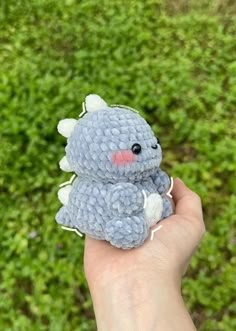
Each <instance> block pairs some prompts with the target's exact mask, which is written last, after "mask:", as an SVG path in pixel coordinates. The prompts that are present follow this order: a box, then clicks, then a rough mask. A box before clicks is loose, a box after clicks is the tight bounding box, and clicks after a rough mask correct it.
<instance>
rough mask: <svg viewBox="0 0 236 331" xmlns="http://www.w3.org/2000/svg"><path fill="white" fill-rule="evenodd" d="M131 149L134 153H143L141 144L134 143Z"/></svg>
mask: <svg viewBox="0 0 236 331" xmlns="http://www.w3.org/2000/svg"><path fill="white" fill-rule="evenodd" d="M131 149H132V152H133V153H134V154H139V153H141V150H142V148H141V146H140V145H139V144H133V146H132V148H131Z"/></svg>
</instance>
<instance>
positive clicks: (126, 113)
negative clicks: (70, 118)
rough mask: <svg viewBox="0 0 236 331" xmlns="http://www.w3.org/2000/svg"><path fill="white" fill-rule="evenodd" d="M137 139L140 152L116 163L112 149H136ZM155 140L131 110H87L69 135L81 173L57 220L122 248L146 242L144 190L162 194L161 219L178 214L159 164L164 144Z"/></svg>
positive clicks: (69, 151)
mask: <svg viewBox="0 0 236 331" xmlns="http://www.w3.org/2000/svg"><path fill="white" fill-rule="evenodd" d="M134 144H140V145H141V152H140V154H137V155H134V157H135V158H136V160H135V161H134V162H133V163H130V164H126V165H116V164H113V163H112V153H115V152H117V151H119V150H120V151H124V150H128V151H131V149H132V146H133V145H134ZM156 144H157V139H156V137H155V135H154V133H153V131H152V129H151V127H150V126H149V125H148V123H147V122H146V121H145V120H144V119H143V118H142V117H141V116H140V115H139V114H137V113H135V112H133V111H131V110H129V109H126V108H123V107H106V108H104V109H102V110H99V111H94V112H89V113H86V114H85V115H84V116H83V117H82V118H81V119H79V120H78V122H77V124H76V126H75V128H74V130H73V132H72V134H71V136H70V137H69V138H68V140H67V146H66V149H65V150H66V157H67V159H68V162H69V165H70V167H71V168H72V169H73V171H74V172H75V173H76V174H77V175H78V177H77V178H76V179H75V181H74V182H73V185H72V190H71V192H70V195H69V202H68V204H67V205H66V206H63V207H61V209H60V210H59V211H58V213H57V214H56V221H57V222H58V223H59V224H61V225H64V226H67V227H71V228H76V229H78V231H80V232H82V233H85V234H87V235H88V236H90V237H92V238H95V239H99V240H107V241H108V242H110V243H111V244H112V245H113V246H116V247H118V248H123V249H129V248H132V247H137V246H140V245H142V244H143V242H144V241H145V239H146V238H147V237H148V235H149V226H148V224H147V222H146V220H145V212H144V194H143V192H142V190H144V191H145V192H146V195H147V197H148V196H149V195H150V194H151V193H160V194H161V196H162V199H163V212H162V215H161V219H164V218H166V217H168V216H169V215H171V214H172V213H173V209H172V203H171V199H170V198H168V197H167V196H166V195H165V193H166V192H167V191H168V189H169V187H170V179H169V177H168V175H167V174H166V173H165V172H163V171H162V170H161V169H160V168H159V166H160V163H161V160H162V150H161V146H160V144H157V148H156V149H154V148H152V146H153V147H155V145H156Z"/></svg>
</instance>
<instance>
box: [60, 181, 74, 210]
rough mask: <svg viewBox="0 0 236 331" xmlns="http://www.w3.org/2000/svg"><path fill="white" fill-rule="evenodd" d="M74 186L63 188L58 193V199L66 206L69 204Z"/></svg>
mask: <svg viewBox="0 0 236 331" xmlns="http://www.w3.org/2000/svg"><path fill="white" fill-rule="evenodd" d="M71 189H72V185H67V186H64V187H62V188H60V190H59V191H58V192H57V196H58V199H59V200H60V202H61V203H62V204H63V205H64V206H66V205H67V204H68V202H69V194H70V192H71Z"/></svg>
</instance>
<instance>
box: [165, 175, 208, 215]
mask: <svg viewBox="0 0 236 331" xmlns="http://www.w3.org/2000/svg"><path fill="white" fill-rule="evenodd" d="M171 193H172V195H173V199H174V202H175V205H176V207H175V212H176V214H178V215H182V216H185V217H188V218H190V219H193V220H196V221H198V222H203V214H202V204H201V199H200V197H199V195H198V194H197V193H195V192H193V191H192V190H190V189H189V188H188V187H187V186H186V185H185V184H184V182H183V181H182V180H181V179H179V178H176V179H175V180H174V186H173V189H172V192H171Z"/></svg>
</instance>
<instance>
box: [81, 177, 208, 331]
mask: <svg viewBox="0 0 236 331" xmlns="http://www.w3.org/2000/svg"><path fill="white" fill-rule="evenodd" d="M171 193H172V195H173V199H174V202H175V205H176V210H175V214H174V215H172V216H170V217H168V218H167V219H165V220H163V221H161V222H159V223H158V224H157V225H155V226H154V227H153V228H151V229H152V230H153V229H155V228H157V227H159V226H162V227H161V228H160V229H159V230H158V231H156V232H155V234H154V238H153V240H150V236H149V238H148V239H147V240H146V241H145V243H144V244H143V245H142V246H140V247H138V248H135V249H131V250H127V251H124V250H122V249H117V248H115V247H113V246H111V245H110V244H109V243H107V242H105V241H97V240H94V239H91V238H89V237H86V240H85V251H84V270H85V275H86V278H87V281H88V285H89V288H90V292H91V295H92V298H93V301H94V307H95V313H96V315H97V318H98V319H99V316H101V315H103V314H105V313H102V312H101V311H100V308H99V307H100V306H102V305H104V307H105V306H106V302H108V301H109V300H110V302H109V307H110V308H111V306H112V304H113V305H115V303H114V300H112V296H113V298H114V296H116V299H115V302H116V305H117V307H116V308H117V309H115V310H116V311H118V310H119V309H118V307H120V304H118V302H119V303H120V302H122V304H123V305H124V306H125V305H126V302H127V300H130V298H132V300H135V305H140V304H141V306H142V302H146V301H147V300H148V304H149V309H148V311H152V308H151V307H150V306H152V304H151V303H153V306H154V305H156V304H155V303H154V302H155V300H156V298H157V297H158V298H160V296H162V297H163V298H166V301H167V302H168V305H169V306H168V311H169V312H170V304H169V299H170V298H169V299H167V298H168V296H169V294H167V292H168V291H169V292H171V298H175V297H176V307H175V306H174V307H175V308H174V307H173V310H174V311H178V309H179V308H178V307H181V306H182V304H177V302H178V303H180V301H181V300H180V299H179V295H178V293H177V292H178V291H180V290H179V288H180V283H181V278H182V275H183V274H184V272H185V271H186V268H187V266H188V264H189V261H190V259H191V256H192V255H193V253H194V252H195V250H196V248H197V246H198V245H199V242H200V240H201V238H202V236H203V234H204V232H205V226H204V221H203V215H202V207H201V200H200V198H199V196H198V195H197V194H196V193H194V192H193V191H191V190H190V189H188V188H187V187H186V186H185V184H184V183H183V182H182V181H181V180H180V179H175V180H174V187H173V190H172V192H171ZM127 284H130V285H127ZM134 284H135V285H137V286H136V289H135V291H134V287H135V285H134ZM137 287H138V289H139V295H138V296H137V295H136V296H135V295H134V293H136V290H137ZM170 289H171V290H170ZM172 289H173V291H172ZM163 292H164V293H163ZM106 293H107V295H106ZM130 293H132V294H130ZM152 296H153V297H154V298H152ZM144 297H145V298H144ZM102 298H103V300H104V301H102ZM106 300H108V301H106ZM163 300H164V299H163ZM171 300H172V299H170V301H171ZM105 301H106V302H105ZM172 301H173V305H174V300H172ZM131 305H133V303H129V304H128V306H131ZM158 307H159V311H160V308H161V309H164V308H163V302H161V301H160V300H159V302H158V305H157V306H155V308H153V311H156V309H157V308H158ZM104 309H105V308H104ZM126 311H127V310H126ZM182 311H183V310H182ZM124 314H125V312H124ZM119 315H121V313H119ZM162 315H165V314H164V312H163V314H162ZM182 315H183V316H184V315H186V314H185V313H184V311H183V314H182ZM182 315H181V313H178V316H179V317H180V316H182ZM174 320H175V318H172V321H173V323H174ZM164 322H165V321H164ZM181 323H183V321H181ZM127 330H129V329H128V328H127ZM168 330H169V329H168ZM170 330H172V329H171V328H170ZM173 330H175V329H173ZM176 330H178V328H177V329H176ZM182 330H184V328H182ZM186 330H187V329H186ZM189 330H192V328H189Z"/></svg>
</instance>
